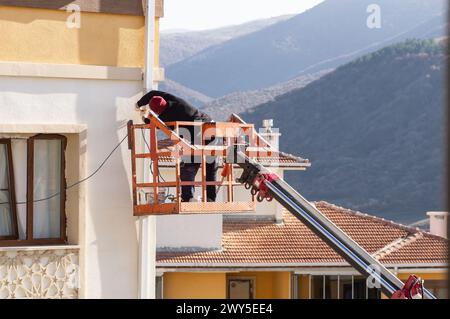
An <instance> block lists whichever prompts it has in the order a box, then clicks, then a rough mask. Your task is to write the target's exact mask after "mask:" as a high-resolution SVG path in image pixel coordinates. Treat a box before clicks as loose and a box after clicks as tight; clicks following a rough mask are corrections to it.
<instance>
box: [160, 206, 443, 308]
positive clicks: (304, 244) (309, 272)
mask: <svg viewBox="0 0 450 319" xmlns="http://www.w3.org/2000/svg"><path fill="white" fill-rule="evenodd" d="M314 204H315V205H316V207H317V208H318V209H320V211H321V212H323V213H324V214H325V215H326V216H327V217H328V218H329V219H330V220H331V221H333V222H334V223H335V224H336V225H337V226H339V227H340V228H341V229H343V230H344V231H345V232H346V233H347V234H349V236H350V237H352V239H354V240H355V241H356V242H357V243H359V244H360V245H361V246H362V247H363V248H365V249H366V250H367V251H368V252H369V253H371V254H372V255H373V256H374V257H375V258H376V259H378V260H379V261H381V262H382V263H383V265H385V266H386V267H387V268H388V269H390V270H391V271H392V272H393V273H395V274H396V275H397V276H398V277H399V278H400V279H401V280H406V279H408V277H409V275H411V274H416V275H418V276H420V277H421V278H422V279H423V280H425V287H426V288H427V289H429V290H430V291H432V292H433V293H434V294H435V295H436V296H437V297H438V298H447V297H448V288H447V270H448V240H447V239H446V238H443V237H440V236H436V235H433V234H430V233H427V232H424V231H421V230H419V229H417V228H411V227H407V226H403V225H400V224H397V223H394V222H391V221H387V220H384V219H381V218H377V217H373V216H369V215H366V214H362V213H360V212H355V211H352V210H349V209H345V208H342V207H338V206H335V205H332V204H329V203H327V202H316V203H314ZM204 223H206V221H204ZM203 228H206V225H205V224H204V225H203ZM208 235H210V234H208ZM205 240H206V239H205ZM208 246H210V245H208ZM157 269H158V275H159V276H160V277H159V280H158V282H159V285H158V288H159V293H158V296H159V297H161V298H168V299H171V298H180V299H185V298H187V299H191V298H229V299H272V298H273V299H291V298H292V299H379V298H386V296H384V295H383V294H382V293H381V290H380V289H377V287H371V286H370V284H369V285H368V284H367V281H366V279H365V278H364V277H362V276H361V275H360V274H359V273H358V272H357V271H356V270H355V269H353V268H352V267H351V266H350V265H349V264H348V263H347V262H345V261H344V260H343V259H342V257H340V256H339V255H337V254H336V253H335V252H334V251H333V250H332V249H331V248H330V247H328V246H327V245H326V244H325V243H324V242H323V241H322V240H321V239H320V238H319V237H317V236H316V235H315V234H314V233H312V232H311V231H310V230H309V229H308V228H307V227H306V226H304V225H303V224H302V223H301V222H299V221H298V220H297V219H296V218H295V217H294V216H292V215H291V214H290V213H288V212H286V211H285V212H284V213H283V216H282V219H281V220H280V219H278V220H277V219H276V218H275V214H273V215H272V216H270V215H264V216H262V215H259V216H258V215H255V216H252V217H250V216H248V217H245V216H239V217H238V216H225V217H224V219H223V224H222V235H221V245H220V246H219V247H216V248H215V249H213V248H211V247H210V248H208V247H206V246H205V247H203V248H202V249H200V248H194V247H184V248H182V247H179V248H178V249H176V248H172V249H167V248H162V247H160V249H159V250H158V263H157Z"/></svg>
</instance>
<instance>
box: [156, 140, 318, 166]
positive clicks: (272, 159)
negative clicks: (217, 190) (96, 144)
mask: <svg viewBox="0 0 450 319" xmlns="http://www.w3.org/2000/svg"><path fill="white" fill-rule="evenodd" d="M173 145H174V142H173V141H171V140H170V139H164V140H160V141H158V148H159V150H160V151H162V152H165V151H173ZM255 160H256V161H257V162H259V163H260V164H262V165H264V166H267V167H271V166H280V167H286V168H288V167H290V168H307V167H309V166H310V165H311V163H310V162H309V160H307V159H304V158H301V157H299V156H295V155H292V154H287V153H283V152H273V153H272V154H271V155H270V156H269V155H267V154H263V155H260V156H258V157H257V158H255ZM159 162H160V165H162V166H173V165H174V164H175V158H174V157H171V156H162V157H160V159H159Z"/></svg>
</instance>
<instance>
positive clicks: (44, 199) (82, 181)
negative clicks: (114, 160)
mask: <svg viewBox="0 0 450 319" xmlns="http://www.w3.org/2000/svg"><path fill="white" fill-rule="evenodd" d="M127 137H128V134H127V135H126V136H125V137H124V138H123V139H122V140H121V141H120V142H119V144H117V146H116V147H114V149H113V150H112V151H111V153H109V155H108V156H107V157H106V158H105V160H104V161H103V162H102V163H101V164H100V166H99V167H98V168H97V169H96V170H95V171H94V172H93V173H92V174H90V175H89V176H88V177H86V178H83V179H82V180H80V181H78V182H76V183H74V184H72V185H69V186H67V187H66V188H65V189H64V190H66V191H67V190H69V189H71V188H74V187H75V186H78V185H80V184H82V183H84V182H86V181H87V180H89V179H90V178H92V177H94V176H95V175H96V174H97V173H98V172H99V171H100V170H101V169H102V168H103V166H105V164H106V162H108V160H109V159H110V158H111V156H112V155H113V154H114V153H115V151H116V150H117V149H118V148H119V147H120V145H122V143H123V142H124V141H125V140H126V139H127ZM59 195H61V192H58V193H56V194H54V195H51V196H49V197H46V198H41V199H37V200H33V201H24V202H16V205H25V204H28V203H39V202H45V201H48V200H50V199H52V198H55V197H57V196H59ZM7 204H10V203H9V202H6V203H0V205H7Z"/></svg>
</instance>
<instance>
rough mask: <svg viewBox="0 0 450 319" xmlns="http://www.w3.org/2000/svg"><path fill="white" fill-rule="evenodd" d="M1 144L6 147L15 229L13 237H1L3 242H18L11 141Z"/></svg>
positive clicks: (0, 142)
mask: <svg viewBox="0 0 450 319" xmlns="http://www.w3.org/2000/svg"><path fill="white" fill-rule="evenodd" d="M0 144H2V145H5V146H6V158H7V163H6V164H7V165H8V187H9V188H8V193H9V203H10V206H11V222H12V225H11V226H12V228H13V234H12V235H11V236H0V241H3V240H17V239H18V238H19V223H18V220H17V202H16V189H15V187H14V185H15V181H14V166H13V165H14V164H13V157H12V147H11V139H6V138H0Z"/></svg>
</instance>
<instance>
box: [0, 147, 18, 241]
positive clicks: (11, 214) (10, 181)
mask: <svg viewBox="0 0 450 319" xmlns="http://www.w3.org/2000/svg"><path fill="white" fill-rule="evenodd" d="M15 196H16V194H15V191H14V171H13V161H12V152H11V141H10V140H5V139H0V239H3V240H5V239H17V238H18V226H17V212H16V199H15Z"/></svg>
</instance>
